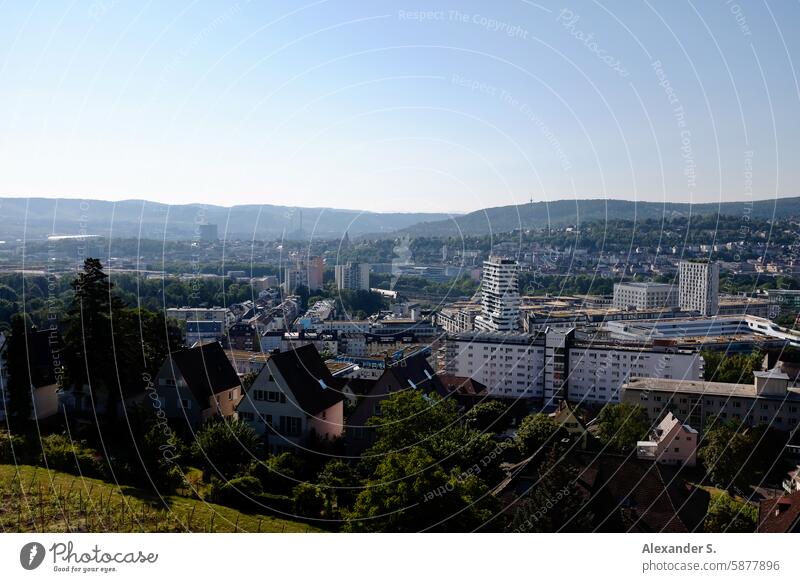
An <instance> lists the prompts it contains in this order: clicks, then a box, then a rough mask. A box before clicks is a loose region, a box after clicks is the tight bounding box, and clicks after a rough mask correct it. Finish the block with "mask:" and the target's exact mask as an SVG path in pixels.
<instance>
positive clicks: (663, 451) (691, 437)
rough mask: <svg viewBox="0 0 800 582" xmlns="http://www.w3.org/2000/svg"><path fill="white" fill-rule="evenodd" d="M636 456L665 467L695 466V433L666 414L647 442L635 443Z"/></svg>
mask: <svg viewBox="0 0 800 582" xmlns="http://www.w3.org/2000/svg"><path fill="white" fill-rule="evenodd" d="M636 456H637V457H638V458H640V459H645V460H652V461H656V462H658V463H663V464H665V465H685V466H687V467H694V466H695V465H696V464H697V431H696V430H695V429H693V428H692V427H691V426H689V425H688V424H683V423H682V422H681V421H680V420H678V419H677V418H676V417H675V415H674V414H672V413H671V412H668V413H667V415H666V416H665V417H664V418H663V419H662V420H661V422H660V423H658V426H657V427H656V428H655V430H654V431H653V434H652V435H651V436H650V440H649V441H639V442H638V443H636Z"/></svg>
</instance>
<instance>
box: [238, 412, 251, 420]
mask: <svg viewBox="0 0 800 582" xmlns="http://www.w3.org/2000/svg"><path fill="white" fill-rule="evenodd" d="M239 418H240V419H242V420H243V421H245V422H252V421H253V413H252V412H240V413H239Z"/></svg>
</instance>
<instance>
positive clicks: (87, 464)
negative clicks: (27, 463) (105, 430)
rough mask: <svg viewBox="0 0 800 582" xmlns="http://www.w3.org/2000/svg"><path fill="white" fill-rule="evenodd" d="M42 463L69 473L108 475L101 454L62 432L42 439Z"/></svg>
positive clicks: (92, 475)
mask: <svg viewBox="0 0 800 582" xmlns="http://www.w3.org/2000/svg"><path fill="white" fill-rule="evenodd" d="M40 462H41V464H42V465H44V466H46V467H48V468H50V469H56V470H59V471H65V472H67V473H74V474H78V475H86V476H88V477H100V478H103V477H105V476H106V474H105V473H106V471H105V465H104V463H103V462H102V457H101V455H100V454H99V453H98V452H97V451H95V450H93V449H90V448H89V447H88V446H86V443H85V442H83V441H74V440H71V439H69V438H68V437H66V436H64V435H60V434H52V435H49V436H46V437H44V438H43V439H42V452H41V457H40Z"/></svg>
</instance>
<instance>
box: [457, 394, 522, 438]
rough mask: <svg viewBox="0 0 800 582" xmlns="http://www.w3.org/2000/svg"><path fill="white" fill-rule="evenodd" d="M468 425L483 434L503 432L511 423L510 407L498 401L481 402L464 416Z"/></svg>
mask: <svg viewBox="0 0 800 582" xmlns="http://www.w3.org/2000/svg"><path fill="white" fill-rule="evenodd" d="M464 420H466V422H467V425H468V426H470V427H472V428H474V429H476V430H479V431H481V432H485V431H492V432H501V431H503V430H504V429H506V428H507V427H508V425H509V424H510V422H511V415H510V414H508V407H507V406H506V405H505V404H503V403H502V402H499V401H497V400H492V401H490V402H481V403H479V404H476V405H475V406H473V407H472V408H470V409H469V410H468V411H467V413H466V414H465V415H464Z"/></svg>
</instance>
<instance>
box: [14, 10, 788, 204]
mask: <svg viewBox="0 0 800 582" xmlns="http://www.w3.org/2000/svg"><path fill="white" fill-rule="evenodd" d="M0 14H2V18H0V195H5V196H69V197H86V198H104V199H111V200H120V199H125V198H145V199H149V200H156V201H161V202H168V203H188V202H205V203H214V204H222V205H230V204H237V203H270V204H287V205H298V206H328V207H341V208H358V209H366V210H375V211H389V210H401V211H445V212H466V211H471V210H475V209H478V208H482V207H487V206H497V205H504V204H514V203H518V202H523V201H528V200H530V199H533V200H556V199H564V198H576V197H578V198H625V199H630V200H649V201H662V200H668V201H698V202H699V201H702V202H713V201H727V200H748V199H763V198H773V197H776V196H794V195H800V188H798V184H799V183H800V170H798V164H797V163H796V160H797V157H798V149H799V148H798V140H800V131H799V130H800V127H798V126H800V115H798V111H799V110H800V91H799V90H798V81H797V76H798V73H797V72H796V71H795V70H794V67H795V65H798V66H800V55H798V44H800V39H798V38H797V35H796V34H794V32H795V31H796V29H797V25H798V24H800V4H798V3H796V2H776V1H774V0H773V1H770V2H733V1H730V2H726V1H724V0H722V1H715V2H702V3H701V2H695V3H689V2H682V1H680V0H677V1H675V2H672V1H670V2H663V1H662V2H656V1H650V2H642V3H632V2H605V3H600V2H571V1H570V2H565V3H546V2H542V3H534V2H527V1H520V0H507V1H505V2H502V3H490V2H464V1H461V2H410V3H405V2H402V1H397V0H395V1H392V2H382V1H374V2H339V1H327V2H325V1H317V2H312V3H308V4H304V3H302V2H268V3H261V2H244V1H240V2H238V3H228V2H203V1H195V2H189V1H186V0H178V1H175V2H169V3H165V2H132V1H129V0H95V1H90V2H77V1H76V2H38V3H36V2H30V3H27V2H11V3H9V2H6V3H2V4H0Z"/></svg>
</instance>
